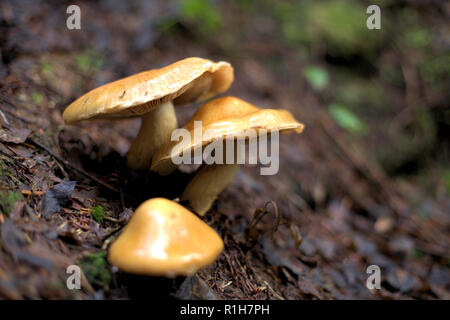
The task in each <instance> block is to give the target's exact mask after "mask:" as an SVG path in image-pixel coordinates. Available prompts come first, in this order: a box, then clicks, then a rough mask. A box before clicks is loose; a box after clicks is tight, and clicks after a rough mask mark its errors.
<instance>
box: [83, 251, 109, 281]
mask: <svg viewBox="0 0 450 320" xmlns="http://www.w3.org/2000/svg"><path fill="white" fill-rule="evenodd" d="M80 265H81V268H82V269H83V272H84V274H85V275H86V278H87V279H88V281H89V283H90V284H91V285H93V286H95V287H97V288H102V289H103V290H107V289H108V288H109V285H110V283H111V279H112V275H111V271H110V269H109V265H108V262H107V261H106V251H100V252H97V253H93V254H90V255H88V256H86V257H84V258H82V259H81V260H80Z"/></svg>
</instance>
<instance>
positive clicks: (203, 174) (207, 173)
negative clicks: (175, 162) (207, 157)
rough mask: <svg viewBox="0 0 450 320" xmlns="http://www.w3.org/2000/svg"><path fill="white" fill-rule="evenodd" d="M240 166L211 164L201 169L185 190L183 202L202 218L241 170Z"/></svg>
mask: <svg viewBox="0 0 450 320" xmlns="http://www.w3.org/2000/svg"><path fill="white" fill-rule="evenodd" d="M239 166H240V165H239V164H211V165H206V166H204V167H203V168H201V169H200V171H199V172H197V173H196V174H195V176H194V178H192V180H191V181H190V182H189V183H188V185H187V186H186V188H185V189H184V192H183V195H182V196H181V200H185V201H188V203H189V206H190V207H191V208H192V209H193V210H194V211H195V212H197V213H198V214H199V215H200V216H204V215H205V213H206V212H207V211H208V210H209V209H210V208H211V206H212V204H213V203H214V200H216V198H217V196H218V195H219V193H221V192H222V190H224V189H225V188H226V187H227V186H228V184H230V182H231V180H233V178H234V175H235V174H236V172H237V170H238V169H239Z"/></svg>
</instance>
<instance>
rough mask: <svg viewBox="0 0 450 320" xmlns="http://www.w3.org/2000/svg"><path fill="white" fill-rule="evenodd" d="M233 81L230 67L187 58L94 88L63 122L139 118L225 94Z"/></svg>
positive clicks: (69, 107)
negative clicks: (170, 106) (170, 105)
mask: <svg viewBox="0 0 450 320" xmlns="http://www.w3.org/2000/svg"><path fill="white" fill-rule="evenodd" d="M233 79H234V73H233V67H232V66H231V65H230V64H229V63H228V62H224V61H221V62H217V63H216V62H213V61H210V60H207V59H202V58H195V57H192V58H187V59H183V60H180V61H177V62H175V63H173V64H171V65H168V66H166V67H163V68H161V69H155V70H150V71H145V72H141V73H138V74H135V75H132V76H130V77H126V78H123V79H120V80H117V81H114V82H111V83H108V84H105V85H103V86H101V87H98V88H96V89H94V90H92V91H90V92H88V93H86V94H84V95H83V96H81V97H80V98H78V99H77V100H75V101H74V102H72V103H71V104H70V105H69V106H68V107H67V108H66V110H65V111H64V114H63V118H64V121H65V122H67V123H73V122H77V121H80V120H86V119H91V118H108V117H111V118H112V117H130V116H139V115H143V114H145V113H147V112H149V111H150V110H153V109H155V108H156V107H157V106H159V105H161V104H164V103H166V102H168V101H172V100H173V101H174V103H175V104H182V103H187V102H195V101H199V100H203V99H208V98H210V97H212V96H214V95H216V94H219V93H221V92H224V91H225V90H227V89H228V88H229V87H230V85H231V83H232V82H233Z"/></svg>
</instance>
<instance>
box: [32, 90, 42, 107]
mask: <svg viewBox="0 0 450 320" xmlns="http://www.w3.org/2000/svg"><path fill="white" fill-rule="evenodd" d="M31 99H33V102H34V103H35V104H38V105H39V104H41V103H42V100H44V96H43V95H42V93H40V92H39V91H36V90H33V92H32V93H31Z"/></svg>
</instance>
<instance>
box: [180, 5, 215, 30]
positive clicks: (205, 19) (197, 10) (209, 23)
mask: <svg viewBox="0 0 450 320" xmlns="http://www.w3.org/2000/svg"><path fill="white" fill-rule="evenodd" d="M179 8H180V13H181V19H182V20H185V21H188V22H191V23H193V24H195V25H196V26H197V27H198V28H197V29H198V30H197V31H199V32H200V33H204V32H206V33H209V32H214V31H217V30H218V29H219V28H220V27H221V25H222V17H221V15H220V12H219V10H218V9H217V8H216V6H215V5H214V4H213V2H212V1H209V0H190V1H179Z"/></svg>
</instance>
